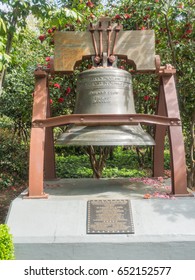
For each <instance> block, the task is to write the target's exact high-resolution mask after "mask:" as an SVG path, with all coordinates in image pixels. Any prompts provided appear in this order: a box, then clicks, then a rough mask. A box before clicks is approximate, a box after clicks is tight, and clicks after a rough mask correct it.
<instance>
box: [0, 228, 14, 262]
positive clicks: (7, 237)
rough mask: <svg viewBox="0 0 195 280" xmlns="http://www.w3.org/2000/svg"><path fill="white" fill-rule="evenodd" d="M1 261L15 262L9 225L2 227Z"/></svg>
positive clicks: (0, 240)
mask: <svg viewBox="0 0 195 280" xmlns="http://www.w3.org/2000/svg"><path fill="white" fill-rule="evenodd" d="M0 260H14V244H13V240H12V235H11V234H10V233H9V228H8V226H7V225H4V224H2V225H0Z"/></svg>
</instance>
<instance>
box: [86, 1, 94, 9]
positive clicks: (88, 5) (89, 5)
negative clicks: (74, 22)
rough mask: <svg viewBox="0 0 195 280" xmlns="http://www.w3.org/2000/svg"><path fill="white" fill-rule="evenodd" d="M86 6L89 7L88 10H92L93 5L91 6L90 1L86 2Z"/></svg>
mask: <svg viewBox="0 0 195 280" xmlns="http://www.w3.org/2000/svg"><path fill="white" fill-rule="evenodd" d="M86 5H87V7H89V8H93V7H94V4H93V3H92V2H91V1H88V2H87V3H86Z"/></svg>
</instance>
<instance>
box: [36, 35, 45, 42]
mask: <svg viewBox="0 0 195 280" xmlns="http://www.w3.org/2000/svg"><path fill="white" fill-rule="evenodd" d="M45 38H46V36H45V35H44V34H42V35H40V36H39V37H38V39H39V40H40V41H41V42H43V41H44V40H45Z"/></svg>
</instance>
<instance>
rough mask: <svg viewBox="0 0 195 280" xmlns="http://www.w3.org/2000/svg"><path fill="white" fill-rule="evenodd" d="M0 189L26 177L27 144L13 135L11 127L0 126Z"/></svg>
mask: <svg viewBox="0 0 195 280" xmlns="http://www.w3.org/2000/svg"><path fill="white" fill-rule="evenodd" d="M0 143H1V145H0V170H1V172H0V189H1V188H6V187H9V186H12V185H15V184H16V183H20V182H21V181H23V180H26V179H27V177H28V146H27V144H24V143H23V142H21V141H20V139H19V138H18V137H17V136H16V135H14V132H13V131H12V128H9V129H8V128H1V127H0Z"/></svg>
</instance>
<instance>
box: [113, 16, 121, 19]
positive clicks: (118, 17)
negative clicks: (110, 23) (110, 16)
mask: <svg viewBox="0 0 195 280" xmlns="http://www.w3.org/2000/svg"><path fill="white" fill-rule="evenodd" d="M114 18H115V19H122V17H121V16H120V15H116V16H115V17H114Z"/></svg>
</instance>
